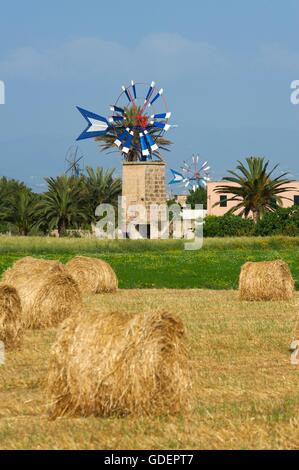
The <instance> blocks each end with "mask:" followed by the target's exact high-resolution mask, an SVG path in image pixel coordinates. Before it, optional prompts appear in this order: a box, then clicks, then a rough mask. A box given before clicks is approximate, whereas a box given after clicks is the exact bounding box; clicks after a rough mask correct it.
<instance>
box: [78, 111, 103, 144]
mask: <svg viewBox="0 0 299 470" xmlns="http://www.w3.org/2000/svg"><path fill="white" fill-rule="evenodd" d="M77 109H78V111H79V112H80V113H81V114H82V116H83V117H84V119H85V120H86V121H87V122H88V126H87V128H86V129H85V130H84V131H83V132H82V134H80V136H79V137H78V139H77V141H78V140H84V139H91V138H94V137H99V136H101V135H105V134H106V133H107V131H108V129H109V123H108V121H107V119H106V118H104V117H103V116H99V115H98V114H95V113H91V112H90V111H87V110H86V109H83V108H79V107H77Z"/></svg>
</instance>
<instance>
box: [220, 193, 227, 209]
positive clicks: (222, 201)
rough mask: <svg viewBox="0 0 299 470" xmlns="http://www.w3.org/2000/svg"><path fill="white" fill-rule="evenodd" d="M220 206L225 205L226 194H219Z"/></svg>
mask: <svg viewBox="0 0 299 470" xmlns="http://www.w3.org/2000/svg"><path fill="white" fill-rule="evenodd" d="M220 207H227V196H225V195H222V196H220Z"/></svg>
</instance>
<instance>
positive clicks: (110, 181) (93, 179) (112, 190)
mask: <svg viewBox="0 0 299 470" xmlns="http://www.w3.org/2000/svg"><path fill="white" fill-rule="evenodd" d="M114 171H115V170H114V169H112V170H104V169H103V168H99V167H97V168H96V169H95V170H94V169H93V168H91V167H89V166H88V167H87V168H86V176H84V177H83V186H84V187H83V193H82V194H83V197H84V199H85V200H86V204H87V206H88V209H87V212H88V217H89V219H91V220H92V221H95V210H96V208H97V206H98V205H100V204H111V205H113V206H114V207H116V206H117V202H118V196H120V194H121V188H122V185H121V179H120V178H113V174H114Z"/></svg>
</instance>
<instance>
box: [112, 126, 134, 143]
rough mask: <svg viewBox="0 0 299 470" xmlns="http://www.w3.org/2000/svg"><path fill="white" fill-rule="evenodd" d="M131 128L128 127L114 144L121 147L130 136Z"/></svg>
mask: <svg viewBox="0 0 299 470" xmlns="http://www.w3.org/2000/svg"><path fill="white" fill-rule="evenodd" d="M130 131H131V129H130V128H129V127H127V128H126V129H125V130H124V132H123V133H122V134H120V136H119V137H118V138H117V139H116V140H115V141H114V144H115V145H116V146H117V147H118V148H120V147H121V145H122V144H123V141H124V140H125V139H127V138H128V135H129V134H130Z"/></svg>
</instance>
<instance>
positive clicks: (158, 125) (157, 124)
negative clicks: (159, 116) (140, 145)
mask: <svg viewBox="0 0 299 470" xmlns="http://www.w3.org/2000/svg"><path fill="white" fill-rule="evenodd" d="M150 124H151V125H152V126H153V127H156V128H158V129H162V130H163V131H165V132H167V131H169V129H170V128H171V125H170V124H166V123H163V122H159V121H157V122H154V121H152V122H151V123H150Z"/></svg>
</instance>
